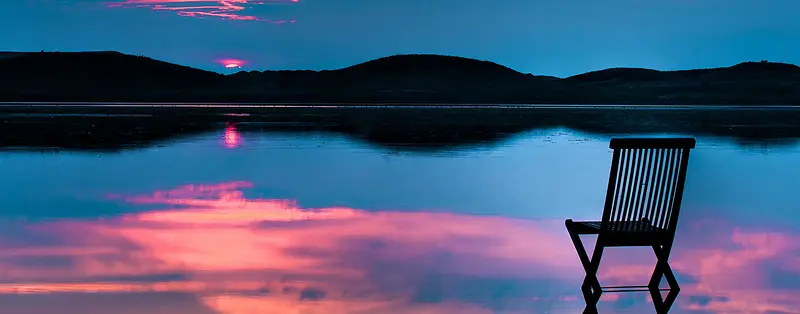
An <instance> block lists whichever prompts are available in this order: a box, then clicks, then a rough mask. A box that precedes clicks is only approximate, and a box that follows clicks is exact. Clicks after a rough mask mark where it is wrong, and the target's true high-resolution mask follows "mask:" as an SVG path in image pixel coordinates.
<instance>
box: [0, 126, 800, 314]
mask: <svg viewBox="0 0 800 314" xmlns="http://www.w3.org/2000/svg"><path fill="white" fill-rule="evenodd" d="M233 117H235V115H229V116H228V118H231V119H233ZM32 119H33V118H32ZM36 119H41V118H36ZM131 119H133V118H131ZM226 119H227V118H226ZM9 121H11V122H7V123H6V124H9V125H10V123H12V122H14V121H16V120H13V121H12V120H9ZM40 122H41V121H40ZM98 123H99V122H98ZM251 123H252V121H251ZM40 125H41V124H40ZM670 125H674V123H671V124H670ZM763 127H764V128H765V129H766V128H769V127H770V125H763ZM20 130H22V129H20ZM636 130H637V129H636V128H633V129H630V130H627V132H624V133H614V132H616V131H613V132H612V131H608V132H590V131H587V130H586V128H577V127H576V128H571V127H565V126H557V125H549V126H546V127H539V128H536V129H531V130H528V131H523V132H517V133H513V134H507V135H506V136H503V137H501V138H496V139H494V138H492V139H491V140H484V141H477V142H474V143H470V144H469V145H462V146H452V147H441V146H437V147H436V149H410V146H413V144H414V142H413V141H414V139H413V138H400V139H398V138H394V141H392V142H391V143H392V145H388V144H387V145H380V144H376V143H375V142H374V141H369V140H363V139H360V138H356V137H353V136H347V135H346V134H345V133H334V132H327V131H326V132H322V131H314V130H303V131H299V130H296V131H291V130H290V131H286V130H284V131H280V132H277V131H265V130H263V129H259V130H255V129H252V128H248V123H246V122H240V123H228V124H224V125H216V126H215V127H214V128H210V129H202V130H201V129H198V130H197V132H195V133H191V134H189V133H187V134H184V135H182V136H176V137H171V138H169V139H162V140H161V141H160V142H157V143H153V142H147V143H146V145H135V146H125V145H116V146H114V147H116V148H119V149H115V150H79V149H67V148H60V149H55V148H53V146H63V145H60V144H59V145H55V144H46V143H44V142H42V143H38V142H37V144H36V145H33V144H32V145H30V147H24V148H13V149H12V147H11V146H14V147H17V146H21V145H18V144H19V143H21V142H24V141H25V139H26V137H25V136H26V133H15V134H14V136H16V137H17V139H16V140H12V139H7V140H6V142H5V143H12V142H13V143H16V144H14V145H11V144H8V145H6V149H4V150H3V151H0V178H2V180H0V312H2V313H19V314H40V313H41V314H50V313H64V314H73V313H74V314H78V313H81V314H84V313H85V314H95V313H96V314H100V313H102V314H105V313H109V309H112V311H111V312H113V313H123V314H127V313H156V314H166V313H169V314H174V313H181V314H212V313H219V314H250V313H333V314H335V313H465V314H471V313H579V312H580V311H581V310H582V309H583V307H584V301H583V299H582V297H581V293H580V284H581V281H582V279H583V269H582V268H581V265H580V262H579V260H578V256H577V254H576V252H575V250H574V248H573V246H572V244H571V242H570V240H569V237H568V235H567V232H566V230H565V228H564V220H565V219H566V218H572V219H576V220H599V218H600V216H601V214H602V205H603V202H604V197H605V189H606V186H607V180H608V172H609V167H610V162H611V150H610V149H609V148H608V142H609V139H610V138H612V137H616V136H637V135H641V136H645V135H646V136H670V135H679V136H685V135H690V136H695V137H696V138H697V141H698V144H697V148H696V149H695V150H693V152H692V155H691V159H690V162H689V169H688V174H687V182H686V188H685V193H684V199H683V207H682V211H681V216H680V220H679V225H678V234H677V236H676V240H675V248H674V249H673V251H672V255H671V258H670V263H671V265H672V268H673V269H674V271H675V272H676V276H677V277H678V281H679V282H680V284H681V288H682V290H681V293H680V295H679V297H678V299H677V301H676V303H675V305H674V306H673V309H672V311H671V312H670V313H800V299H798V298H797V296H798V295H800V214H798V209H800V194H798V193H797V192H798V182H799V181H798V180H800V143H797V142H796V141H795V140H794V139H793V138H792V140H790V141H786V139H787V136H785V135H786V134H783V133H782V134H781V138H782V140H781V141H780V143H778V144H776V143H775V142H774V141H771V140H761V141H759V140H749V141H747V143H746V144H743V142H742V141H741V140H737V139H734V138H732V137H729V136H723V135H720V136H714V135H711V134H707V133H699V132H695V131H694V130H695V129H691V128H688V129H686V130H687V131H685V132H678V133H676V132H673V131H674V129H670V128H664V129H663V130H664V132H659V131H658V129H656V130H653V129H652V128H648V129H647V130H646V132H644V131H642V132H637V131H636ZM20 132H21V131H20ZM59 132H61V131H59ZM67 133H68V132H67ZM67 133H64V134H67ZM75 134H77V133H75ZM81 134H84V133H81ZM115 134H116V133H115ZM57 135H58V134H55V133H54V134H51V135H49V137H55V136H57ZM3 136H5V137H7V138H11V136H10V135H8V134H4V135H3ZM75 136H78V135H75ZM81 136H84V137H83V138H84V139H86V138H101V137H104V136H106V135H104V133H103V132H102V128H101V129H100V130H98V131H97V132H96V133H95V134H89V135H86V134H84V135H81ZM43 143H44V144H43ZM64 143H66V142H64ZM398 143H400V144H404V145H399V144H398ZM426 143H428V144H430V143H429V141H427V142H426ZM428 146H430V145H428ZM64 147H66V146H64ZM56 148H57V147H56ZM72 148H74V147H72ZM429 148H430V147H429ZM587 240H588V239H587ZM590 242H591V241H590ZM654 262H655V258H654V256H653V254H652V251H651V250H649V249H644V248H642V249H639V248H611V249H608V250H606V253H605V254H604V257H603V263H602V264H601V266H600V270H599V278H600V281H601V283H602V284H603V285H643V284H646V283H647V281H648V280H649V277H650V273H651V272H652V268H653V265H654ZM649 300H650V297H649V295H648V293H646V292H644V293H606V294H604V295H603V298H602V299H601V301H600V304H599V310H600V312H601V313H653V312H654V310H653V306H652V303H650V301H649Z"/></svg>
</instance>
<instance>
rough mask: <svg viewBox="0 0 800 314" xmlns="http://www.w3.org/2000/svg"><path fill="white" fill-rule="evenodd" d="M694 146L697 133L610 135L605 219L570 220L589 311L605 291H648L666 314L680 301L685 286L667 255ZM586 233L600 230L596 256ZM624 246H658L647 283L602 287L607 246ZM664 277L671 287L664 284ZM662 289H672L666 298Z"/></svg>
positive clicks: (594, 232)
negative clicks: (683, 135)
mask: <svg viewBox="0 0 800 314" xmlns="http://www.w3.org/2000/svg"><path fill="white" fill-rule="evenodd" d="M694 146H695V140H694V139H693V138H624V139H623V138H615V139H611V143H610V147H611V149H613V150H614V155H613V159H612V161H611V174H610V176H609V180H608V190H607V192H606V201H605V207H604V209H603V219H602V221H584V222H579V221H572V219H567V220H566V222H565V224H566V226H567V231H568V232H569V236H570V238H571V239H572V243H573V244H574V245H575V249H576V250H577V251H578V257H579V258H580V260H581V264H583V268H584V270H585V271H586V277H585V279H584V280H583V285H582V286H581V291H582V292H583V296H584V299H585V300H586V309H585V310H584V313H596V312H597V302H598V301H599V300H600V295H601V294H602V293H603V292H604V291H605V292H627V291H648V290H649V291H650V295H651V296H652V298H653V304H654V305H655V308H656V312H657V313H667V312H668V311H669V309H670V307H671V306H672V303H673V302H675V298H677V296H678V293H679V292H680V286H679V285H678V282H677V281H676V280H675V275H674V274H673V273H672V269H671V268H670V266H669V263H668V259H669V254H670V250H671V249H672V242H673V239H674V238H675V229H676V227H677V225H678V214H679V213H680V208H681V199H682V196H683V185H684V182H685V180H686V167H687V165H688V163H689V152H690V150H691V149H693V148H694ZM582 234H596V235H597V243H596V244H595V248H594V253H593V254H592V258H591V260H590V259H589V256H588V255H587V254H586V249H585V248H584V246H583V243H582V242H581V239H580V237H579V236H580V235H582ZM622 246H650V247H652V248H653V252H654V253H655V255H656V258H657V262H656V266H655V269H654V270H653V275H652V276H651V277H650V282H649V284H648V285H647V286H617V287H602V286H600V282H599V281H598V280H597V269H598V268H599V266H600V258H601V257H602V256H603V249H604V248H606V247H622ZM662 276H664V277H665V278H666V280H667V283H668V284H669V287H670V288H669V289H660V288H659V284H660V283H661V277H662ZM643 288H647V290H644V289H643ZM604 289H605V290H604ZM662 290H667V291H669V294H668V295H667V297H666V298H662V297H661V291H662Z"/></svg>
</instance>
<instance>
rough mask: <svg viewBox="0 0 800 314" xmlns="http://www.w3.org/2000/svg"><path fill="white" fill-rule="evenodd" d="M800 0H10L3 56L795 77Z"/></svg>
mask: <svg viewBox="0 0 800 314" xmlns="http://www.w3.org/2000/svg"><path fill="white" fill-rule="evenodd" d="M798 12H800V1H796V0H771V1H756V0H606V1H597V0H495V1H487V0H458V1H457V0H404V1H396V0H372V1H367V0H335V1H332V0H227V1H201V0H197V1H193V0H10V1H4V8H3V10H2V11H0V29H2V30H4V31H3V36H2V40H0V51H40V50H46V51H86V50H116V51H120V52H123V53H130V54H141V55H146V56H150V57H153V58H156V59H160V60H164V61H169V62H174V63H179V64H184V65H189V66H193V67H199V68H203V69H208V70H214V71H220V72H223V73H226V71H228V72H229V71H235V70H238V69H239V68H238V67H237V68H235V69H227V68H225V64H229V63H230V62H223V61H221V60H239V62H237V65H240V66H241V69H245V70H267V69H312V70H321V69H336V68H341V67H346V66H349V65H352V64H356V63H360V62H364V61H367V60H370V59H375V58H379V57H384V56H388V55H394V54H406V53H435V54H446V55H456V56H463V57H469V58H476V59H481V60H490V61H493V62H497V63H500V64H502V65H505V66H508V67H510V68H513V69H515V70H518V71H520V72H525V73H533V74H542V75H555V76H560V77H564V76H569V75H574V74H578V73H582V72H586V71H592V70H598V69H603V68H609V67H647V68H655V69H661V70H670V69H689V68H703V67H715V66H728V65H733V64H736V63H739V62H743V61H751V60H756V61H760V60H769V61H779V62H788V63H794V64H800V41H797V40H796V39H797V38H800V19H797V18H796V16H797V14H798Z"/></svg>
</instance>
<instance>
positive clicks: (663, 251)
mask: <svg viewBox="0 0 800 314" xmlns="http://www.w3.org/2000/svg"><path fill="white" fill-rule="evenodd" d="M670 249H671V247H670V246H663V247H662V246H661V245H653V252H654V253H655V254H656V259H657V261H656V267H655V269H653V275H652V276H651V277H650V282H649V283H648V285H647V286H648V288H649V289H650V296H651V297H652V298H653V306H655V308H656V312H657V313H659V314H662V313H667V312H669V310H670V308H671V307H672V304H673V303H674V302H675V299H677V297H678V294H679V293H680V291H681V288H680V285H678V280H677V279H675V274H674V273H673V272H672V268H671V267H670V266H669V261H668V259H669V253H670ZM661 276H664V278H665V279H666V280H667V284H668V285H669V293H667V297H666V298H662V297H661V291H660V290H659V288H658V285H659V283H661Z"/></svg>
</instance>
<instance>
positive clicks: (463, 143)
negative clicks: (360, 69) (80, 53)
mask: <svg viewBox="0 0 800 314" xmlns="http://www.w3.org/2000/svg"><path fill="white" fill-rule="evenodd" d="M15 110H18V112H16V113H10V111H11V110H5V111H6V113H5V115H4V117H3V120H4V121H3V123H2V124H0V134H2V138H0V147H4V148H12V147H16V148H22V149H35V150H39V149H47V148H61V149H68V150H89V151H116V150H122V149H126V148H135V147H147V146H154V145H166V143H168V142H172V141H176V140H178V139H179V138H183V137H187V136H194V135H198V134H202V133H206V132H215V131H218V130H221V129H222V128H224V123H226V122H233V123H236V128H237V129H238V130H239V131H240V132H242V133H248V132H293V133H294V132H334V133H340V134H344V135H346V136H349V137H352V138H355V139H359V140H363V141H367V142H369V143H373V144H377V145H381V146H384V147H390V148H393V149H395V150H400V151H437V150H453V149H461V148H467V147H470V146H475V145H479V146H483V145H490V144H492V143H496V142H498V141H500V140H503V139H506V138H510V137H511V136H513V135H516V134H519V133H521V132H527V131H532V130H537V129H550V128H562V127H563V128H570V129H574V130H578V131H582V132H587V133H594V134H607V135H626V134H648V133H651V134H655V133H660V134H663V133H676V134H686V135H692V136H712V137H720V138H726V139H729V140H731V141H733V142H735V143H738V144H741V145H748V146H750V145H755V146H759V145H769V146H774V145H782V144H794V143H795V142H796V141H797V139H798V138H800V126H798V124H797V123H796V121H798V118H800V110H649V109H647V110H646V109H633V110H619V109H616V110H615V109H432V108H421V109H369V108H336V109H319V108H317V109H315V108H289V109H287V108H259V109H247V108H245V109H221V108H214V109H206V108H204V109H185V108H180V109H175V108H155V109H154V108H79V109H68V110H81V111H75V112H72V113H80V114H83V115H63V116H62V115H50V114H49V112H47V110H59V113H60V114H62V113H64V112H65V110H64V108H58V109H46V108H35V109H31V108H27V109H15ZM19 110H24V112H23V111H19ZM32 111H36V114H30V113H31V112H32ZM110 113H113V114H114V115H112V116H108V115H104V114H110ZM231 113H234V114H231Z"/></svg>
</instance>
